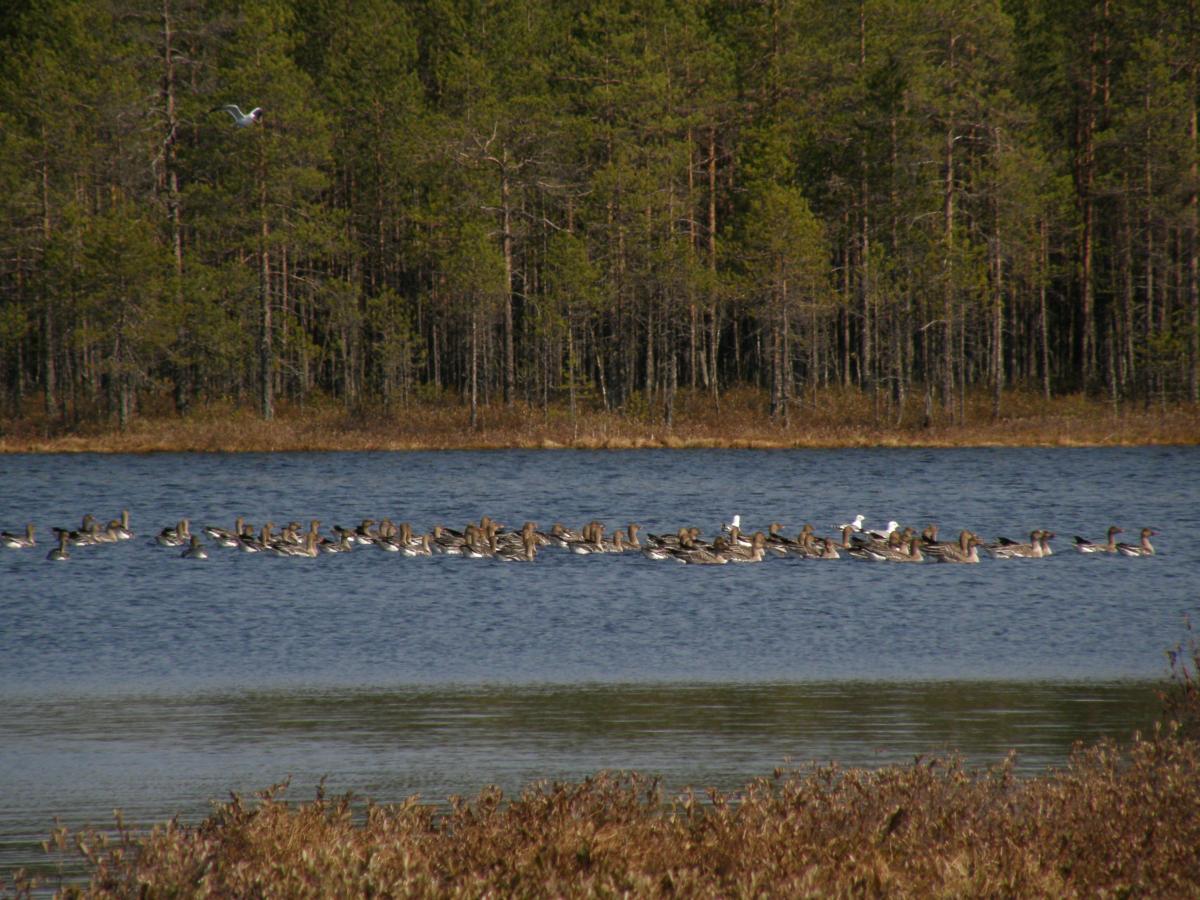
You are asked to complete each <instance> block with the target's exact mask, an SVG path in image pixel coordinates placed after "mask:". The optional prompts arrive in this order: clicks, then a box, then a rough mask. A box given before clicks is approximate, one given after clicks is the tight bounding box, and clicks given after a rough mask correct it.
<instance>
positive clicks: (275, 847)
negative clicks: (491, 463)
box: [17, 731, 1200, 898]
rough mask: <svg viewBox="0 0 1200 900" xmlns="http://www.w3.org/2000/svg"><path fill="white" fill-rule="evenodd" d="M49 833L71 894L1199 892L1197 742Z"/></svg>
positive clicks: (235, 803) (266, 797)
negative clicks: (1030, 760)
mask: <svg viewBox="0 0 1200 900" xmlns="http://www.w3.org/2000/svg"><path fill="white" fill-rule="evenodd" d="M52 847H53V848H54V849H55V850H57V851H58V852H63V853H66V852H71V851H72V850H73V851H74V852H77V853H79V854H81V855H82V856H83V857H85V858H86V860H87V861H88V865H89V869H90V881H88V882H87V883H86V884H81V885H78V886H69V887H66V888H65V889H64V890H63V891H62V894H63V895H64V896H68V897H97V898H99V897H129V896H145V897H159V896H204V897H368V896H383V897H398V896H404V897H434V896H468V897H491V896H497V897H499V896H527V897H595V896H606V897H607V896H636V897H675V896H683V897H740V896H747V897H748V896H772V897H785V896H786V897H806V896H850V895H852V896H867V897H883V896H922V897H925V896H943V897H1080V896H1089V897H1092V896H1172V897H1183V896H1196V894H1197V892H1200V865H1197V848H1198V847H1200V744H1198V743H1197V742H1196V741H1194V740H1193V741H1189V740H1185V739H1182V738H1181V737H1180V735H1179V734H1178V733H1175V732H1169V731H1161V732H1158V733H1155V734H1154V735H1153V736H1151V737H1149V738H1148V739H1140V738H1139V739H1135V740H1134V741H1133V743H1132V744H1131V745H1129V746H1128V747H1127V748H1125V749H1118V748H1117V746H1116V745H1114V744H1112V743H1102V744H1100V745H1098V746H1094V747H1092V748H1090V749H1087V750H1079V751H1078V752H1076V754H1075V755H1074V756H1073V757H1072V759H1071V761H1070V764H1069V766H1068V767H1067V768H1066V769H1064V770H1063V771H1061V772H1058V773H1055V774H1051V775H1047V776H1044V777H1041V778H1035V779H1028V780H1026V779H1021V778H1017V777H1015V776H1014V775H1013V772H1012V766H1011V760H1010V761H1008V762H1005V763H1002V764H1000V765H998V766H996V767H994V768H992V769H990V770H987V771H984V772H972V771H968V770H967V769H965V768H964V767H963V766H962V765H961V764H960V763H959V762H958V761H957V760H956V759H953V758H950V759H931V760H919V761H917V762H915V763H913V764H912V765H908V766H899V767H889V768H885V769H879V770H876V771H867V770H862V769H851V770H842V769H839V768H837V767H825V768H818V769H813V770H811V771H808V772H802V773H790V774H783V773H776V775H775V776H773V777H768V778H763V779H760V780H758V781H756V782H754V783H752V784H750V785H749V786H747V787H746V788H745V790H743V791H741V792H739V793H738V794H736V795H725V794H720V793H717V792H711V793H709V794H708V795H707V796H697V795H695V794H691V793H689V794H685V795H683V796H681V797H677V798H675V799H672V800H670V801H666V800H664V798H663V796H662V792H661V790H660V788H659V786H658V784H657V783H656V782H655V781H653V780H648V779H645V778H642V777H640V776H637V775H621V774H611V773H601V774H599V775H597V776H595V777H593V778H588V779H586V780H584V781H582V782H580V783H574V784H565V783H559V784H543V785H538V786H535V787H532V788H530V789H528V790H526V791H525V792H523V793H522V794H521V795H520V796H519V797H516V798H514V799H512V800H508V801H506V800H505V798H504V797H503V796H502V795H501V793H500V792H499V791H498V790H495V789H493V790H486V791H484V792H482V793H481V794H480V795H479V796H478V797H476V798H475V799H474V800H472V801H470V802H464V801H457V802H456V803H455V806H454V808H453V810H452V811H450V812H449V813H439V812H437V811H436V810H434V809H433V808H431V807H429V806H425V805H422V804H420V803H419V802H417V801H416V800H415V799H413V800H410V801H408V802H405V803H402V804H399V805H394V806H376V805H370V804H368V805H366V806H365V807H362V808H356V804H355V803H354V802H353V801H352V800H351V799H350V798H348V797H340V798H337V799H333V800H330V799H326V798H325V797H322V796H318V797H317V798H316V799H315V800H313V801H311V802H306V803H298V804H291V803H288V802H287V801H285V800H284V799H282V798H281V797H280V796H279V793H278V791H276V790H273V791H268V792H264V793H263V794H261V795H259V798H258V800H257V801H256V802H246V801H243V800H242V799H241V798H239V797H234V798H233V799H232V800H231V801H229V802H227V803H223V804H221V805H220V806H218V807H217V808H216V809H215V810H214V811H213V813H212V815H211V816H210V817H209V818H208V819H207V820H205V821H204V822H203V823H201V824H199V825H197V826H187V825H181V824H178V823H174V822H172V823H168V824H166V825H162V826H159V827H157V828H155V829H154V830H153V831H152V832H151V833H149V834H148V835H146V836H144V837H140V838H139V837H134V836H133V835H132V834H130V833H128V832H126V833H124V835H123V836H120V837H117V838H116V839H108V840H106V839H105V838H103V837H102V836H100V835H99V834H97V833H84V834H78V835H67V834H66V833H65V832H63V831H59V832H56V834H55V836H54V838H53V841H52ZM31 887H32V886H31V885H30V884H29V882H27V881H26V882H20V883H18V885H17V893H21V892H27V891H28V890H30V889H31Z"/></svg>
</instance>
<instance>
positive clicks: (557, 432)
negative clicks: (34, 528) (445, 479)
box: [0, 391, 1200, 455]
mask: <svg viewBox="0 0 1200 900" xmlns="http://www.w3.org/2000/svg"><path fill="white" fill-rule="evenodd" d="M909 406H910V407H912V408H906V409H905V410H904V411H903V412H902V413H900V412H899V411H897V412H893V413H891V414H889V415H876V414H875V413H874V411H873V409H872V406H871V402H870V401H869V399H868V398H866V397H864V396H862V395H860V394H858V393H857V392H849V393H847V394H843V395H836V396H832V397H830V398H826V400H824V401H823V402H822V403H821V404H820V405H818V404H816V403H813V402H805V403H797V404H796V407H795V409H794V410H793V411H792V414H791V416H790V420H789V422H788V423H787V424H784V423H780V422H778V421H773V420H772V419H771V418H770V416H769V414H768V412H767V409H766V407H765V405H764V403H763V400H762V397H761V396H760V395H759V394H758V393H757V392H751V391H741V392H738V393H731V394H729V395H727V396H726V397H725V398H723V401H722V403H721V405H720V407H719V408H718V407H716V406H714V405H713V404H712V403H711V402H710V398H708V397H706V396H703V395H687V396H682V397H680V398H679V399H678V400H677V402H676V405H675V409H674V410H673V416H672V421H671V423H670V424H667V423H666V422H665V421H664V416H663V415H661V410H659V411H656V412H655V413H654V414H651V413H649V412H647V411H646V410H645V409H643V410H641V411H640V412H628V411H626V412H606V411H603V410H587V411H581V412H579V414H578V415H577V416H575V417H574V418H572V417H571V416H570V413H569V410H567V409H566V408H564V407H560V406H551V407H549V408H545V409H543V408H538V407H531V406H528V405H524V404H513V405H502V404H493V405H491V406H486V407H481V408H480V410H479V415H478V424H477V427H475V428H472V427H471V423H470V411H469V409H468V408H466V407H465V406H461V405H459V404H458V403H457V402H456V401H450V402H447V403H434V402H424V403H419V404H412V405H410V406H407V407H401V408H396V409H393V410H390V411H384V410H367V411H351V410H348V409H346V408H345V407H343V406H340V405H337V404H330V403H327V404H318V405H313V404H309V405H307V406H297V405H289V404H284V403H281V404H280V406H279V412H278V414H277V416H276V417H275V419H273V420H272V421H269V422H267V421H264V420H262V419H260V418H259V417H258V416H257V415H255V413H254V412H253V411H252V410H250V409H249V408H247V407H245V406H237V405H235V404H234V403H232V402H227V403H217V404H209V405H205V406H203V407H198V408H197V409H195V410H194V411H193V412H191V413H190V414H188V415H186V416H178V415H176V414H174V413H173V412H169V411H164V410H161V409H152V410H148V411H146V412H145V413H144V414H142V415H140V416H139V417H137V418H135V419H134V420H133V422H132V424H131V425H130V426H129V428H128V429H127V430H125V431H124V432H122V431H119V430H118V429H117V428H115V427H114V426H112V425H111V424H110V423H106V422H83V423H79V424H75V425H73V426H68V425H64V424H62V423H61V422H56V421H50V420H47V419H46V418H45V417H44V416H39V415H37V414H29V415H26V416H25V417H23V418H21V419H12V418H9V419H0V455H2V454H9V453H59V454H71V453H169V452H191V453H277V452H330V451H359V452H402V451H435V450H648V449H672V450H692V449H696V450H700V449H705V450H709V449H730V450H836V449H863V448H911V449H950V448H959V447H972V448H986V447H1043V448H1088V447H1134V446H1195V445H1198V444H1200V407H1196V406H1193V405H1190V404H1177V405H1173V406H1170V407H1166V408H1156V409H1151V410H1146V409H1144V408H1138V409H1130V408H1128V407H1125V408H1121V409H1119V410H1116V411H1114V410H1113V408H1112V406H1111V405H1110V404H1108V403H1105V402H1101V401H1097V400H1095V399H1091V398H1084V397H1080V396H1071V397H1062V398H1056V399H1054V400H1051V401H1045V400H1043V399H1042V398H1040V397H1034V396H1030V395H1023V394H1016V395H1014V396H1012V397H1009V398H1006V403H1005V406H1004V414H1003V415H1002V416H1000V417H999V418H995V419H993V418H992V416H991V406H990V399H989V398H987V397H982V396H978V397H972V398H971V399H970V401H969V402H968V404H966V406H965V407H964V408H963V409H962V410H961V411H959V412H958V415H957V416H956V417H955V418H956V420H951V419H949V418H938V417H937V416H935V417H934V418H933V419H932V420H931V421H930V422H929V424H927V425H924V424H917V423H918V422H920V420H921V418H922V416H923V411H921V410H918V409H916V408H915V406H916V404H915V402H913V403H910V404H909ZM937 414H938V416H941V415H943V413H942V411H941V410H938V411H937ZM897 423H898V424H897Z"/></svg>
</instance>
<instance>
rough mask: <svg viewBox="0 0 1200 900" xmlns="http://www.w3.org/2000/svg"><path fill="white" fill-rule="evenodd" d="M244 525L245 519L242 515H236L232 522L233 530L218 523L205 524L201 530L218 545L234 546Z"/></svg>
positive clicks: (239, 538)
mask: <svg viewBox="0 0 1200 900" xmlns="http://www.w3.org/2000/svg"><path fill="white" fill-rule="evenodd" d="M245 525H246V519H245V517H243V516H238V517H237V519H235V520H234V523H233V531H229V530H227V529H225V528H221V527H220V526H218V525H205V526H204V528H203V531H204V533H205V534H207V535H208V536H209V538H211V539H212V541H213V543H215V544H216V545H217V546H218V547H236V546H237V545H238V541H239V540H241V536H242V529H243V528H244V527H245Z"/></svg>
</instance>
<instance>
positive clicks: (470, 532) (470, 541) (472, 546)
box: [461, 522, 492, 559]
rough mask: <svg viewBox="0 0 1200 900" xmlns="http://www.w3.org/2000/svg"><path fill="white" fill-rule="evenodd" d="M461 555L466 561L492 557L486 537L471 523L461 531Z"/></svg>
mask: <svg viewBox="0 0 1200 900" xmlns="http://www.w3.org/2000/svg"><path fill="white" fill-rule="evenodd" d="M463 538H464V540H463V544H462V551H461V552H462V555H463V556H465V557H467V559H483V558H485V557H488V556H491V555H492V549H491V546H490V543H489V540H488V537H487V535H485V534H483V532H482V530H481V529H480V527H479V526H478V525H476V524H475V523H474V522H472V523H471V524H470V525H468V526H467V527H466V528H465V529H464V531H463Z"/></svg>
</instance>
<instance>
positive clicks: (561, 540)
mask: <svg viewBox="0 0 1200 900" xmlns="http://www.w3.org/2000/svg"><path fill="white" fill-rule="evenodd" d="M549 539H550V544H551V546H554V547H562V548H563V549H566V547H567V544H568V542H570V541H581V540H583V535H582V534H580V533H579V532H578V531H572V530H571V529H570V528H568V527H567V526H566V525H564V524H563V523H562V522H555V523H554V524H553V525H552V526H550V534H549Z"/></svg>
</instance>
